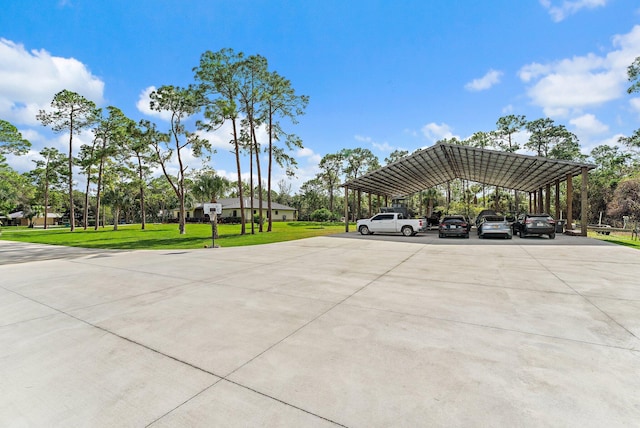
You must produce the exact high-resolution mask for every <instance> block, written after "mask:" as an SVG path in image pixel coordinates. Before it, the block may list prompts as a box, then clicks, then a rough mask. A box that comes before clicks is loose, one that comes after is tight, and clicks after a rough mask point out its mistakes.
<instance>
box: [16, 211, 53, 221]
mask: <svg viewBox="0 0 640 428" xmlns="http://www.w3.org/2000/svg"><path fill="white" fill-rule="evenodd" d="M41 217H44V213H43V214H42V215H40V214H38V215H37V216H35V218H41ZM61 217H62V214H59V213H47V218H61ZM7 218H15V219H18V218H24V211H16V212H14V213H11V214H9V215H8V216H7Z"/></svg>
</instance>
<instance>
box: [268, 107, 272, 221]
mask: <svg viewBox="0 0 640 428" xmlns="http://www.w3.org/2000/svg"><path fill="white" fill-rule="evenodd" d="M272 116H273V112H272V111H271V106H269V167H268V171H267V177H268V178H267V213H268V217H269V225H268V226H267V232H271V227H272V223H273V212H272V211H271V170H272V168H273V136H272V133H271V126H272V125H273V117H272Z"/></svg>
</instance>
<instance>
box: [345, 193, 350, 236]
mask: <svg viewBox="0 0 640 428" xmlns="http://www.w3.org/2000/svg"><path fill="white" fill-rule="evenodd" d="M344 231H345V232H348V231H349V188H348V187H347V186H344Z"/></svg>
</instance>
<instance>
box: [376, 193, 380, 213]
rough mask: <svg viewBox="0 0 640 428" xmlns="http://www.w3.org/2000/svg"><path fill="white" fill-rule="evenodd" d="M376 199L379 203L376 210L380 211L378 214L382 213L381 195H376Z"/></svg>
mask: <svg viewBox="0 0 640 428" xmlns="http://www.w3.org/2000/svg"><path fill="white" fill-rule="evenodd" d="M376 199H377V201H378V204H377V205H376V209H377V210H378V212H380V195H379V194H378V195H376Z"/></svg>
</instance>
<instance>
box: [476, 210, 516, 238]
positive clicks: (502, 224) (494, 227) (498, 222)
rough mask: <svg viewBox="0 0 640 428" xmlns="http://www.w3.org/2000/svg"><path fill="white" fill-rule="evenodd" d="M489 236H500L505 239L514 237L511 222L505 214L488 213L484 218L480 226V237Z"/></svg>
mask: <svg viewBox="0 0 640 428" xmlns="http://www.w3.org/2000/svg"><path fill="white" fill-rule="evenodd" d="M488 236H498V237H502V238H505V239H511V238H512V237H513V231H512V229H511V222H510V221H509V220H508V219H507V217H505V216H500V215H487V216H484V217H483V218H482V223H480V226H478V237H480V239H484V238H486V237H488Z"/></svg>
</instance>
